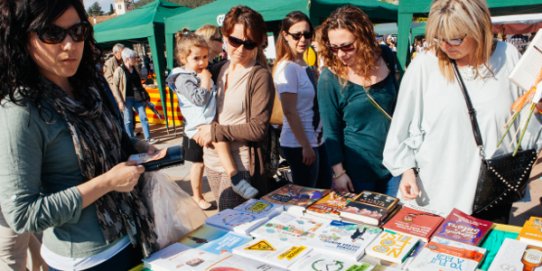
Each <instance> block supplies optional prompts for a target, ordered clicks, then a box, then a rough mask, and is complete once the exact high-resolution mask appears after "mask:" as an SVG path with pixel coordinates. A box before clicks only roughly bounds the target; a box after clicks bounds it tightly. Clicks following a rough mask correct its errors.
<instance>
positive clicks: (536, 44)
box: [510, 29, 542, 90]
mask: <svg viewBox="0 0 542 271" xmlns="http://www.w3.org/2000/svg"><path fill="white" fill-rule="evenodd" d="M541 69H542V29H539V30H538V32H537V33H536V35H535V36H534V38H533V40H532V41H531V42H530V43H529V46H528V47H527V50H525V53H524V54H523V56H522V57H521V58H520V60H519V61H518V64H517V65H516V66H515V67H514V69H513V70H512V72H511V73H510V80H512V82H514V83H515V84H517V85H518V86H519V87H521V88H522V89H524V90H529V89H530V88H531V87H533V86H534V84H535V80H536V78H537V76H538V75H539V73H540V72H541Z"/></svg>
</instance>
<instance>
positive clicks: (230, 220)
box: [205, 209, 269, 235]
mask: <svg viewBox="0 0 542 271" xmlns="http://www.w3.org/2000/svg"><path fill="white" fill-rule="evenodd" d="M268 219H269V218H268V217H267V216H262V217H258V216H257V215H254V214H251V213H245V212H241V211H237V210H233V209H225V210H222V211H220V212H218V213H216V214H215V215H213V216H210V217H208V218H207V220H205V223H206V224H207V225H211V226H215V227H218V228H222V229H225V230H227V231H233V232H236V233H241V234H245V235H248V234H249V233H250V232H251V231H252V230H253V229H255V228H257V227H258V226H260V225H261V224H263V223H265V222H266V221H267V220H268Z"/></svg>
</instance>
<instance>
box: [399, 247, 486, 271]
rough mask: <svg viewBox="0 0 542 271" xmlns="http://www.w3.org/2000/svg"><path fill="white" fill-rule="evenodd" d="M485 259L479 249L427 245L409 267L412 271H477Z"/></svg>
mask: <svg viewBox="0 0 542 271" xmlns="http://www.w3.org/2000/svg"><path fill="white" fill-rule="evenodd" d="M483 259H484V254H483V253H481V252H479V251H478V250H477V249H475V248H473V249H468V248H465V247H456V246H451V245H447V244H441V243H437V242H429V243H427V244H426V245H425V246H424V247H423V249H422V250H421V251H420V253H419V254H418V255H417V256H416V257H415V258H414V260H413V261H412V263H411V264H410V265H409V267H408V270H410V271H433V270H442V271H456V270H462V271H475V270H476V269H477V267H478V265H479V264H480V262H481V261H482V260H483Z"/></svg>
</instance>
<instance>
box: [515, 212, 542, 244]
mask: <svg viewBox="0 0 542 271" xmlns="http://www.w3.org/2000/svg"><path fill="white" fill-rule="evenodd" d="M524 238H526V239H532V240H536V241H539V242H542V218H541V217H534V216H533V217H531V218H530V219H529V220H527V221H526V222H525V224H523V228H521V231H520V232H519V235H518V239H520V240H523V239H524Z"/></svg>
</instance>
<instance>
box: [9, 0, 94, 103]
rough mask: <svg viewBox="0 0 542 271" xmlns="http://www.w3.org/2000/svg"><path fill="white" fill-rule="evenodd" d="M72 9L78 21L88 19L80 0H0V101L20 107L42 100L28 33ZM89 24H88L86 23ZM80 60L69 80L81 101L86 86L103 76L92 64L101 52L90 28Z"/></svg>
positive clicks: (42, 27) (48, 23)
mask: <svg viewBox="0 0 542 271" xmlns="http://www.w3.org/2000/svg"><path fill="white" fill-rule="evenodd" d="M70 7H74V9H75V10H76V11H77V14H78V15H79V18H80V19H81V21H82V22H87V23H89V21H88V17H87V14H86V12H85V7H84V6H83V1H81V0H50V1H43V0H25V1H10V0H0V14H1V15H0V67H3V68H4V70H3V71H2V73H0V82H2V84H0V100H5V99H9V100H11V101H12V102H14V103H16V104H19V105H22V103H23V101H29V102H31V103H33V104H38V103H39V101H40V100H41V99H42V98H43V95H44V93H43V91H42V90H40V84H41V83H40V77H39V76H36V75H38V74H40V72H39V70H38V66H37V64H36V63H35V62H34V60H32V58H31V57H30V54H29V52H28V49H27V47H28V44H29V33H31V32H33V31H40V30H42V29H44V28H45V27H47V26H49V25H51V24H52V23H53V22H54V21H55V20H56V19H58V18H59V17H60V16H62V14H64V12H65V11H66V10H67V9H68V8H70ZM89 25H90V23H89ZM88 32H89V33H87V34H88V35H87V37H86V39H85V45H84V50H83V57H82V59H81V63H80V64H79V67H78V69H77V72H76V73H75V75H74V76H72V77H70V78H69V82H70V84H72V85H73V87H74V95H76V96H78V97H82V98H84V97H85V96H86V95H85V91H82V90H84V89H86V88H88V87H89V86H98V85H99V82H101V81H100V80H103V77H102V76H101V74H100V73H99V71H98V68H97V67H96V64H97V63H99V60H100V56H101V51H100V50H99V49H98V47H97V46H96V41H95V40H94V37H93V36H94V35H93V29H92V27H89V29H88Z"/></svg>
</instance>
